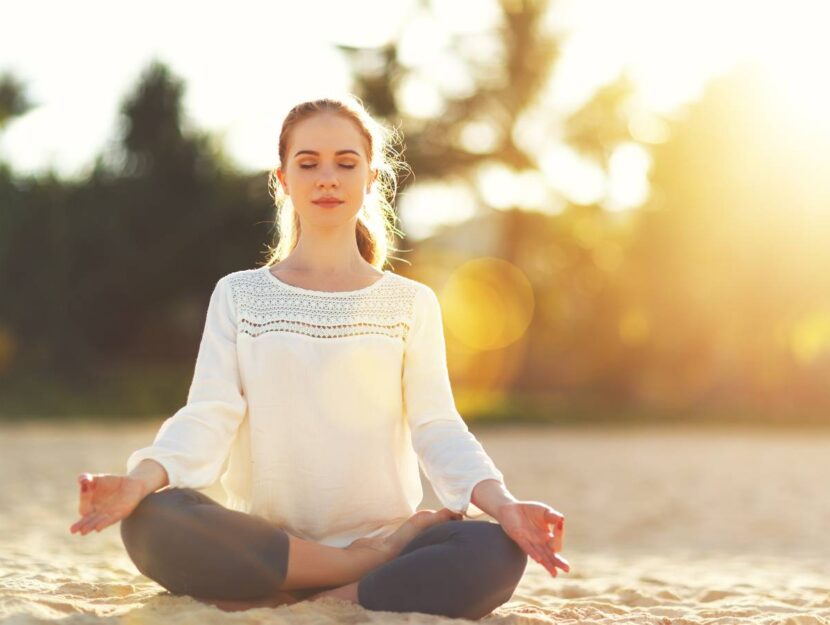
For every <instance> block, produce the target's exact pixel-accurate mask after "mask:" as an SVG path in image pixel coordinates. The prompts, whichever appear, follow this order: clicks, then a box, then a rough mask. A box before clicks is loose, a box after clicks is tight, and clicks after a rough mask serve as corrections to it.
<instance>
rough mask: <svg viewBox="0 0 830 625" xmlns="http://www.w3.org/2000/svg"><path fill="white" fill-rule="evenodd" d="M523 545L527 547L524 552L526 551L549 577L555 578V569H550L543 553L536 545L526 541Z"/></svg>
mask: <svg viewBox="0 0 830 625" xmlns="http://www.w3.org/2000/svg"><path fill="white" fill-rule="evenodd" d="M525 544H526V545H527V546H526V548H525V551H527V552H528V553H529V554H530V556H531V557H532V558H533V559H534V560H536V562H537V563H539V564H541V565H542V566H543V567H545V570H547V571H548V572H549V573H550V574H551V575H553V576H554V577H556V567H552V566H551V565H550V562H549V561H548V559H547V557H546V556H545V553H544V551H543V550H542V549H541V548H540V547H539V546H538V545H537V544H536V543H533V542H530V541H526V542H525Z"/></svg>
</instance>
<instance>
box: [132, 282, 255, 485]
mask: <svg viewBox="0 0 830 625" xmlns="http://www.w3.org/2000/svg"><path fill="white" fill-rule="evenodd" d="M236 333H237V325H236V303H235V298H234V295H233V291H232V286H231V284H230V282H229V280H228V277H227V276H225V277H224V278H222V279H220V280H219V281H218V282H217V284H216V287H215V288H214V290H213V293H212V294H211V297H210V303H209V304H208V310H207V317H206V319H205V326H204V333H203V334H202V340H201V343H200V345H199V353H198V356H197V357H196V367H195V371H194V374H193V382H192V383H191V385H190V391H189V392H188V396H187V403H186V405H184V406H182V407H181V408H180V409H179V410H178V411H177V412H176V413H175V414H174V415H173V416H172V417H170V418H168V419H167V420H166V421H164V423H162V425H161V427H160V428H159V431H158V433H157V434H156V437H155V439H154V440H153V442H152V444H151V445H149V446H147V447H143V448H141V449H138V450H136V451H134V452H133V453H132V454H130V457H129V458H127V471H128V473H132V472H133V471H134V470H136V469H137V468H138V466H139V464H140V463H142V462H143V461H144V460H147V459H150V460H155V461H156V462H157V463H158V464H160V465H161V466H162V467H163V468H164V470H165V472H166V475H167V483H168V484H170V486H173V487H176V488H196V489H199V488H207V487H208V486H210V485H211V484H213V483H214V482H215V481H216V480H217V479H218V478H219V473H220V471H221V469H222V465H223V464H224V462H225V459H226V458H227V456H228V454H229V452H230V448H231V445H232V443H233V439H234V437H235V435H236V432H237V430H238V429H239V425H240V424H241V423H242V420H243V419H244V417H245V415H246V413H247V398H246V397H245V395H244V392H243V389H242V380H241V376H240V372H239V366H238V356H237V351H236Z"/></svg>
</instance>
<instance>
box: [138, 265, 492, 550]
mask: <svg viewBox="0 0 830 625" xmlns="http://www.w3.org/2000/svg"><path fill="white" fill-rule="evenodd" d="M145 458H151V459H153V460H156V461H158V462H159V463H160V464H161V465H162V466H163V467H164V468H165V469H166V471H167V475H168V478H169V481H170V485H171V486H173V487H191V488H196V489H201V488H207V487H208V486H210V485H212V484H213V483H215V481H216V480H217V479H219V478H220V473H221V483H222V486H223V488H224V490H225V493H226V494H227V501H226V506H227V507H229V508H232V509H235V510H240V511H243V512H248V513H251V514H256V515H260V516H262V517H264V518H266V519H268V520H270V521H272V522H274V523H275V524H277V525H279V526H280V527H281V528H283V529H285V530H286V531H287V532H289V533H290V534H293V535H294V536H297V537H299V538H303V539H306V540H312V541H315V542H318V543H321V544H326V545H330V546H335V547H345V546H347V545H348V544H349V543H351V542H352V541H353V540H355V539H357V538H360V537H364V536H376V535H387V534H389V533H391V532H392V531H393V530H394V528H395V527H397V526H398V525H399V524H400V523H401V522H402V521H404V520H405V519H406V518H408V517H409V516H410V515H412V514H413V513H414V512H415V511H416V509H417V506H418V505H419V504H420V503H421V500H422V498H423V491H422V488H421V481H420V477H419V473H418V465H419V462H420V466H421V468H422V469H423V471H424V474H425V475H426V477H427V479H429V481H430V483H431V484H432V486H433V488H434V490H435V493H436V495H437V496H438V498H439V500H440V501H441V503H442V505H444V506H446V507H448V508H450V509H451V510H453V511H456V512H461V513H464V514H467V515H468V516H470V517H472V518H475V517H477V516H481V515H482V514H483V512H482V511H481V510H480V509H479V508H477V507H476V506H475V505H473V504H472V503H470V498H471V494H472V490H473V487H474V486H475V485H476V484H477V483H478V482H480V481H481V480H485V479H496V480H499V481H500V482H502V483H504V476H503V474H502V473H501V471H499V470H498V469H497V468H496V466H495V465H494V463H493V461H492V460H491V459H490V457H489V456H488V455H487V453H486V452H485V451H484V449H483V447H482V446H481V444H480V443H479V441H478V440H477V439H476V438H475V436H473V434H472V433H470V431H469V430H468V428H467V425H466V424H465V423H464V421H463V420H462V418H461V416H460V415H459V413H458V411H457V409H456V406H455V402H454V399H453V395H452V390H451V387H450V380H449V376H448V373H447V362H446V347H445V342H444V333H443V326H442V319H441V308H440V304H439V301H438V298H437V296H436V294H435V292H434V291H433V290H432V289H431V288H430V287H428V286H426V285H424V284H422V283H420V282H417V281H415V280H412V279H409V278H406V277H403V276H400V275H398V274H395V273H393V272H390V271H386V272H384V274H383V276H382V277H381V278H380V279H379V280H377V281H376V282H374V283H373V284H371V285H369V286H368V287H365V288H362V289H357V290H354V291H314V290H310V289H304V288H301V287H298V286H294V285H290V284H287V283H285V282H283V281H281V280H280V279H278V278H277V277H276V276H274V275H273V274H272V273H271V272H270V271H269V268H268V267H259V268H257V269H248V270H243V271H237V272H234V273H231V274H228V275H226V276H224V277H223V278H221V279H220V280H219V281H218V282H217V283H216V286H215V288H214V290H213V293H212V295H211V298H210V303H209V305H208V309H207V318H206V321H205V326H204V333H203V335H202V339H201V344H200V346H199V352H198V356H197V359H196V365H195V372H194V375H193V382H192V384H191V386H190V390H189V393H188V397H187V403H186V405H184V406H183V407H182V408H180V409H179V410H178V411H177V412H176V413H175V414H174V415H173V416H172V417H170V418H168V419H167V420H165V421H164V423H162V425H161V428H160V429H159V431H158V433H157V435H156V437H155V440H154V441H153V443H152V444H151V445H150V446H148V447H144V448H142V449H138V450H137V451H135V452H133V453H132V454H131V455H130V457H129V458H128V460H127V471H128V472H129V471H132V470H133V469H134V468H135V467H136V465H138V463H139V462H141V460H143V459H145ZM226 461H227V462H226ZM223 469H225V470H224V471H223Z"/></svg>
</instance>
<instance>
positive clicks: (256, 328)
mask: <svg viewBox="0 0 830 625" xmlns="http://www.w3.org/2000/svg"><path fill="white" fill-rule="evenodd" d="M266 272H268V268H267V267H260V268H259V269H250V270H243V271H238V272H235V273H232V274H230V275H229V276H228V280H229V283H230V286H231V292H232V296H233V300H234V303H235V306H236V322H237V331H238V332H239V333H241V334H246V335H248V336H251V337H258V336H262V335H264V334H269V333H273V332H279V333H293V334H302V335H304V336H310V337H315V338H322V339H333V338H341V337H347V336H362V335H377V336H386V337H390V338H394V339H400V340H401V341H403V342H404V343H405V342H406V340H407V337H408V336H409V331H410V328H411V327H412V317H413V314H414V302H415V294H416V292H417V282H415V281H414V280H409V279H407V278H404V277H403V276H399V275H397V274H395V273H392V272H386V273H385V274H384V275H383V277H381V278H380V279H379V280H377V281H376V282H374V283H373V284H371V285H369V286H368V287H365V288H363V289H358V290H355V291H342V292H336V291H312V290H308V289H302V288H299V287H295V286H293V285H287V284H285V283H282V282H280V281H279V280H276V279H273V276H271V275H268V274H266Z"/></svg>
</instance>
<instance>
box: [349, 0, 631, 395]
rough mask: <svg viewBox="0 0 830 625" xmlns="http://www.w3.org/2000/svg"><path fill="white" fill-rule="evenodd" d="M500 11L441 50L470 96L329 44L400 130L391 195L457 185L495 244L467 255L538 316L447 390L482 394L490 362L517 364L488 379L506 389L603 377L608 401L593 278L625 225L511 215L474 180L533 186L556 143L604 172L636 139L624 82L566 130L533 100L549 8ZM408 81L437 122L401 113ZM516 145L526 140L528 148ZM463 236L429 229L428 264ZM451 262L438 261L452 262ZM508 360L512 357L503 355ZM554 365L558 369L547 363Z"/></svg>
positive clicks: (572, 211) (382, 57) (540, 90)
mask: <svg viewBox="0 0 830 625" xmlns="http://www.w3.org/2000/svg"><path fill="white" fill-rule="evenodd" d="M499 7H500V9H501V17H500V20H499V21H498V24H497V26H496V27H495V28H493V29H492V30H491V31H489V32H486V33H476V34H471V35H459V34H453V35H451V37H450V39H449V44H448V50H447V53H448V55H449V54H451V56H452V58H453V59H454V60H456V61H457V62H458V63H460V64H461V66H462V67H463V70H464V71H465V72H466V74H467V76H468V77H469V79H470V81H471V82H472V86H470V87H468V88H464V89H458V88H456V85H448V84H446V83H443V84H442V83H441V82H440V80H439V79H438V78H433V77H432V76H431V75H430V73H429V70H430V68H429V67H424V66H419V65H407V64H405V63H403V62H402V61H401V60H400V58H399V54H398V52H399V48H398V43H399V42H398V40H395V41H392V42H391V43H389V44H388V45H386V46H382V47H380V48H377V49H374V50H367V49H365V48H350V47H347V46H341V49H342V50H343V51H344V53H346V54H347V56H348V57H349V58H350V60H351V62H352V66H353V68H354V71H355V75H356V86H355V88H354V90H355V92H356V93H357V94H358V95H359V96H360V97H361V98H362V99H363V100H364V102H365V103H366V104H367V105H368V106H369V108H370V110H371V111H372V112H374V113H375V114H377V115H379V116H381V117H383V118H384V119H385V120H386V122H387V123H388V124H391V125H395V126H398V125H400V126H401V127H402V129H403V131H404V134H405V156H406V160H407V162H408V164H409V165H410V167H411V168H412V170H413V171H414V173H415V177H414V178H406V179H402V180H401V181H400V188H401V190H403V189H405V187H406V186H407V185H409V184H412V183H413V182H415V181H416V180H417V181H418V182H429V181H431V180H437V181H448V180H452V181H458V182H459V183H460V184H463V185H465V187H466V188H467V189H468V190H469V191H470V192H471V193H472V194H473V196H474V197H475V198H476V204H477V205H478V207H479V208H478V210H479V213H480V215H485V216H487V218H488V219H492V220H495V222H496V223H497V230H498V235H497V239H496V240H497V243H496V244H495V245H494V246H491V247H490V248H489V249H479V250H478V251H477V252H476V253H475V255H488V256H496V257H498V258H502V259H504V260H506V261H508V262H510V263H512V264H513V265H515V266H517V267H519V268H520V269H521V270H522V271H523V272H524V273H525V274H526V275H527V276H528V278H529V280H530V281H531V283H532V284H533V287H534V291H535V293H536V302H537V307H538V308H537V314H536V315H535V316H534V319H533V323H532V325H531V327H530V328H529V329H528V332H527V334H526V335H525V336H524V337H523V339H522V340H521V341H520V342H519V343H518V344H517V345H514V346H511V347H508V348H506V349H499V350H493V351H489V352H484V353H481V354H478V358H471V359H470V363H471V365H470V370H469V372H468V373H469V375H467V376H465V375H462V376H460V377H461V379H460V381H461V382H462V383H469V384H478V385H480V386H484V387H491V386H492V385H493V384H494V380H493V379H490V378H482V377H481V375H480V372H481V371H483V370H485V369H486V368H487V366H486V363H485V361H486V360H487V359H489V360H492V361H493V363H495V364H494V365H493V368H494V369H497V368H498V363H502V362H504V361H505V359H506V358H511V357H512V358H513V359H514V360H520V361H521V364H520V365H519V366H518V367H516V368H515V369H514V370H513V371H512V372H511V373H510V374H509V376H508V377H509V379H506V380H499V382H500V383H501V384H509V385H510V386H511V387H512V388H525V389H531V390H537V391H538V390H542V389H554V388H564V389H573V388H578V387H591V388H595V387H596V384H597V381H598V380H602V381H603V384H604V388H605V389H607V390H608V391H609V392H614V393H621V392H625V385H615V384H614V383H613V380H614V376H613V371H614V370H615V367H616V366H617V365H618V360H617V359H618V358H619V349H620V345H619V341H618V340H617V337H616V336H615V335H614V334H613V332H614V328H615V326H616V324H615V323H614V321H615V319H614V321H612V322H610V323H609V318H615V317H616V316H617V315H618V308H619V303H618V302H619V300H620V296H619V294H618V293H617V292H616V290H615V289H614V287H613V283H614V280H615V279H616V278H615V277H614V275H613V274H614V270H613V269H611V270H604V269H602V268H601V267H600V264H601V263H598V262H596V260H595V259H596V257H605V258H607V257H609V255H619V254H621V253H623V246H624V244H625V237H626V236H627V232H628V228H627V226H626V224H625V223H621V221H620V219H618V218H616V217H615V216H613V215H609V214H608V213H607V212H606V211H604V210H602V209H601V208H600V207H599V206H596V205H594V206H566V210H565V211H564V212H562V214H559V215H551V214H549V213H548V212H543V213H542V214H536V213H535V212H534V211H529V210H528V207H525V206H521V205H516V206H512V207H506V208H505V207H500V206H497V205H496V204H495V203H494V202H493V201H492V199H491V198H490V197H489V195H488V193H486V192H485V191H484V189H483V188H482V178H483V176H482V172H483V171H484V170H485V168H488V169H490V170H493V169H495V170H501V171H503V172H506V173H507V174H508V175H507V176H506V178H505V180H512V181H513V182H512V184H515V185H521V184H524V183H523V182H522V178H521V175H522V174H526V173H530V174H533V175H536V178H537V179H542V180H544V176H543V175H542V168H541V166H540V159H541V158H542V157H544V155H545V150H546V149H547V148H549V147H550V146H552V145H555V144H557V143H561V142H563V140H564V142H566V143H568V144H569V145H570V146H571V147H573V148H574V149H575V150H577V151H578V152H580V153H582V154H583V155H585V156H586V157H588V158H590V159H592V160H593V161H595V162H596V163H597V164H598V165H599V166H600V167H601V168H602V169H603V170H606V171H607V170H608V168H609V159H610V156H611V154H612V152H613V151H614V149H615V148H616V147H617V146H618V145H619V144H621V143H623V142H631V141H635V139H634V138H633V137H632V135H631V132H630V130H629V128H630V115H631V113H632V112H633V110H634V109H633V108H632V107H631V106H630V105H629V104H630V99H631V97H632V94H633V91H634V89H633V85H632V84H631V81H630V80H628V78H627V77H626V76H622V77H621V78H620V79H619V80H617V81H615V82H613V83H611V84H609V85H606V86H604V87H602V88H601V89H599V90H598V91H597V92H596V93H595V94H594V96H593V98H591V99H590V100H589V101H588V102H586V103H585V104H584V105H583V106H582V107H581V108H579V109H578V110H576V111H575V112H574V113H573V114H571V115H570V116H569V117H567V118H566V119H561V120H560V119H552V118H551V117H550V112H549V110H548V109H547V108H546V107H545V105H544V101H545V89H546V88H547V86H548V83H549V81H550V78H551V76H552V73H553V71H554V66H555V63H556V61H557V59H558V56H559V48H560V43H559V41H558V39H557V36H556V35H554V34H552V33H551V32H550V31H549V30H548V29H547V28H546V26H545V19H546V17H547V15H548V13H549V11H550V3H549V2H547V1H546V0H519V1H514V0H503V1H501V2H500V3H499ZM432 10H433V9H432V7H431V3H430V2H427V1H424V2H421V3H419V5H418V8H417V11H418V12H420V13H422V15H426V16H429V14H430V12H431V11H432ZM404 28H406V26H404ZM419 81H428V82H430V84H431V85H432V86H433V88H434V90H435V91H436V92H437V93H438V94H439V96H440V100H441V110H440V113H439V114H436V115H430V116H426V117H425V116H420V115H418V114H417V113H413V112H409V111H408V109H406V107H404V106H403V105H404V104H405V102H404V97H405V96H404V94H405V88H406V86H407V85H408V84H411V83H412V82H419ZM485 129H486V130H485ZM471 131H472V132H473V133H474V134H475V133H482V132H483V133H484V134H486V135H488V136H490V137H492V140H491V141H489V144H488V146H487V147H486V148H474V147H473V146H471V145H470V141H469V139H468V138H467V137H469V135H470V133H471ZM528 135H533V137H532V140H528ZM485 175H486V174H485ZM508 184H509V183H508ZM547 193H548V197H549V198H551V200H553V199H554V198H555V197H556V196H557V192H556V191H555V189H553V188H552V187H550V185H549V186H548V189H547ZM565 203H566V202H565ZM566 204H567V203H566ZM469 227H470V224H469V223H462V224H460V225H458V226H452V227H444V228H441V229H440V230H439V231H438V232H437V233H436V234H435V235H434V237H433V238H434V239H435V245H433V246H429V249H431V250H433V251H432V252H430V255H431V257H432V258H433V259H437V258H438V256H437V255H436V254H435V251H434V250H435V248H436V247H441V246H444V247H446V246H452V245H455V243H453V242H454V241H457V242H460V241H464V240H465V239H469V236H466V237H465V236H464V234H463V233H464V231H465V230H467V229H469ZM456 232H458V233H459V234H458V235H456V234H455V233H456ZM586 232H590V233H591V234H590V236H585V233H586ZM411 243H412V242H411V241H408V240H405V241H404V242H403V245H402V246H401V247H402V248H403V249H404V250H407V249H410V248H412V247H414V246H413V245H412V244H411ZM462 245H464V246H465V247H467V246H468V244H467V243H463V244H462ZM421 247H422V249H424V247H425V246H424V245H422V246H421ZM545 255H547V257H545ZM554 256H555V258H554ZM469 257H470V255H469V254H468V255H467V258H469ZM447 258H451V257H447ZM419 259H420V260H419V263H418V264H419V266H421V270H422V271H423V265H424V264H425V263H426V262H428V261H427V259H426V258H425V257H424V255H419ZM556 259H558V260H556ZM461 260H462V259H459V258H457V257H456V258H454V260H451V261H450V262H451V263H453V264H454V265H457V264H458V263H460V262H461ZM433 262H435V260H433ZM607 265H608V263H606V266H607ZM447 269H450V270H451V269H452V267H448V268H447ZM415 271H416V272H417V271H418V268H416V270H415ZM552 291H555V294H554V293H552ZM563 310H571V311H573V313H568V314H563ZM609 333H610V336H609ZM450 338H452V337H450ZM565 345H573V347H570V348H566V347H565ZM586 345H593V346H594V347H592V348H586ZM451 348H452V345H451ZM565 349H568V350H569V351H568V352H567V357H566V358H557V357H556V356H555V355H559V356H564V355H565V354H564V353H563V350H565ZM571 350H572V351H571ZM511 351H514V352H516V351H517V352H519V353H518V354H513V356H511V355H510V352H511ZM560 360H561V361H562V362H567V367H564V366H560V365H558V364H557V363H558V362H559V361H560ZM477 376H478V378H477Z"/></svg>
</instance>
